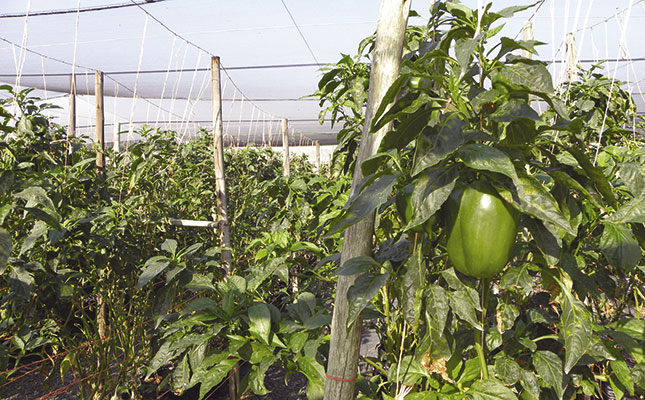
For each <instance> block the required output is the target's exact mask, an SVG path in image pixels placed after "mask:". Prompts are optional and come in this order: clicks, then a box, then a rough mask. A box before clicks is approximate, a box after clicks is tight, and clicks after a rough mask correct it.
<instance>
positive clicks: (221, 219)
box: [211, 57, 233, 275]
mask: <svg viewBox="0 0 645 400" xmlns="http://www.w3.org/2000/svg"><path fill="white" fill-rule="evenodd" d="M211 90H212V96H213V101H212V104H213V159H214V163H215V187H216V190H217V222H218V223H219V226H220V231H219V232H220V241H221V244H222V246H224V247H227V248H230V247H231V236H230V234H229V228H228V215H227V212H226V180H225V179H224V141H223V138H222V135H223V127H222V89H221V84H220V62H219V57H211ZM222 258H223V261H224V269H225V270H226V274H227V275H230V274H231V273H232V271H233V267H232V264H231V251H230V250H224V251H222Z"/></svg>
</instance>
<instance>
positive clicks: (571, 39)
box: [564, 33, 578, 82]
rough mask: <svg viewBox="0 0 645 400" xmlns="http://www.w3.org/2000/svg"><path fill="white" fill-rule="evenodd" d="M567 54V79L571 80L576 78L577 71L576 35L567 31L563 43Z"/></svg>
mask: <svg viewBox="0 0 645 400" xmlns="http://www.w3.org/2000/svg"><path fill="white" fill-rule="evenodd" d="M564 46H565V49H566V54H567V80H568V81H569V82H572V81H574V80H576V77H577V75H578V73H577V66H576V62H577V54H576V36H575V34H573V33H567V38H566V40H565V43H564Z"/></svg>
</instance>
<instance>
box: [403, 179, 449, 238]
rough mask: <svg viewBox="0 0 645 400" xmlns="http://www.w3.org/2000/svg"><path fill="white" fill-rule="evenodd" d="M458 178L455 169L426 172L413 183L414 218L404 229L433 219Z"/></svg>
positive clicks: (411, 201)
mask: <svg viewBox="0 0 645 400" xmlns="http://www.w3.org/2000/svg"><path fill="white" fill-rule="evenodd" d="M457 176H458V174H457V170H456V169H455V168H454V167H451V168H441V169H431V170H425V171H424V172H423V173H422V174H421V175H419V176H418V177H417V178H416V179H415V180H414V182H413V184H414V188H413V189H412V194H411V195H410V203H411V204H412V209H413V214H412V218H411V219H410V221H408V224H407V225H406V226H405V227H404V228H403V229H404V230H408V229H411V228H414V227H415V226H418V225H421V224H423V223H425V222H426V221H427V220H428V219H429V218H430V217H432V215H433V214H434V213H436V212H437V211H438V210H439V208H441V206H442V205H443V203H444V202H445V201H446V200H447V199H448V197H449V196H450V193H451V192H452V189H453V188H454V187H455V182H456V181H457Z"/></svg>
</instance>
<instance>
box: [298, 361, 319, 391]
mask: <svg viewBox="0 0 645 400" xmlns="http://www.w3.org/2000/svg"><path fill="white" fill-rule="evenodd" d="M298 366H299V367H300V370H301V371H302V373H303V374H304V375H305V376H306V377H307V381H308V383H307V389H306V390H305V391H306V393H307V399H308V400H320V399H322V398H323V396H324V394H325V368H324V367H323V366H322V365H320V364H319V363H318V362H317V361H316V360H314V359H311V358H309V357H305V356H301V357H298Z"/></svg>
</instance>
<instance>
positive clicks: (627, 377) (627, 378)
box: [609, 360, 634, 396]
mask: <svg viewBox="0 0 645 400" xmlns="http://www.w3.org/2000/svg"><path fill="white" fill-rule="evenodd" d="M609 365H611V371H612V378H613V380H612V383H613V382H615V384H614V385H612V386H622V389H624V390H623V392H624V391H627V392H628V393H629V394H630V396H633V395H634V381H632V374H631V371H630V370H629V367H628V366H627V363H626V362H625V361H623V360H614V361H610V362H609ZM625 389H626V390H625Z"/></svg>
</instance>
